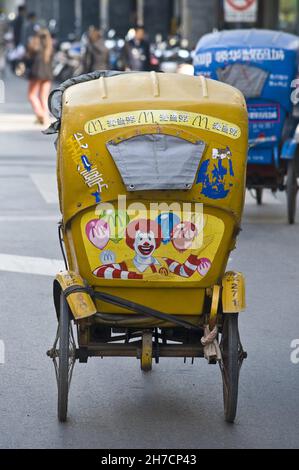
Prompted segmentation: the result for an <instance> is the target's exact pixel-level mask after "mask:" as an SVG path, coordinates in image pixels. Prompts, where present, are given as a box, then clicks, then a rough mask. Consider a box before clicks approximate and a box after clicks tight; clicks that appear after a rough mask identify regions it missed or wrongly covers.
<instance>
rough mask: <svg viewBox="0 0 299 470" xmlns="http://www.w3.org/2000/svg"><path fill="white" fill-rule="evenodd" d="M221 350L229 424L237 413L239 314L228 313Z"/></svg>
mask: <svg viewBox="0 0 299 470" xmlns="http://www.w3.org/2000/svg"><path fill="white" fill-rule="evenodd" d="M220 349H221V354H222V360H221V362H220V368H221V373H222V381H223V401H224V416H225V420H226V421H227V422H228V423H233V422H234V420H235V417H236V412H237V403H238V387H239V371H240V367H241V364H240V353H241V351H242V346H241V343H240V337H239V329H238V314H236V313H234V314H231V313H226V314H224V318H223V327H222V334H221V342H220Z"/></svg>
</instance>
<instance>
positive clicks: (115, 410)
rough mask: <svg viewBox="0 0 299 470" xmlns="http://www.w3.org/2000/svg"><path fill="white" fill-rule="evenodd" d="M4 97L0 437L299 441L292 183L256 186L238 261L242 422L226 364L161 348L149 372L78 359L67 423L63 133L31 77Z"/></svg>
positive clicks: (189, 443) (131, 442) (136, 443)
mask: <svg viewBox="0 0 299 470" xmlns="http://www.w3.org/2000/svg"><path fill="white" fill-rule="evenodd" d="M7 100H8V102H7V104H6V105H1V106H0V108H1V109H0V111H2V114H1V115H0V291H1V314H0V315H1V323H0V339H2V340H3V341H4V342H5V348H6V351H5V352H6V357H5V359H6V361H5V364H3V365H0V420H1V433H0V447H1V448H7V447H8V448H16V447H17V448H32V447H38V448H45V447H50V448H61V447H64V448H91V447H96V448H111V449H112V448H135V447H137V448H142V447H145V448H152V447H154V448H206V447H208V448H218V447H219V448H247V447H250V448H260V447H267V448H278V447H292V448H295V447H299V430H298V429H299V428H298V422H299V364H298V365H293V364H292V363H291V361H290V354H291V348H290V344H291V341H292V340H293V339H295V338H299V289H298V279H299V268H298V265H299V227H298V224H297V225H296V226H294V227H289V226H287V224H286V208H285V201H284V195H283V194H282V195H279V197H278V199H275V198H274V197H273V196H272V195H271V194H267V197H266V204H265V205H264V206H263V207H261V208H257V207H256V205H255V203H254V201H253V200H252V199H251V198H250V196H249V197H248V201H247V204H246V211H245V217H244V224H243V232H242V234H241V236H240V239H239V243H238V249H237V250H236V251H235V252H234V253H233V255H232V260H231V262H230V267H231V268H234V269H240V270H242V271H244V273H246V278H247V297H248V309H247V312H246V313H244V314H243V315H242V316H241V319H240V327H241V335H242V340H243V343H244V345H245V347H246V349H247V350H248V353H249V358H248V360H247V361H246V363H245V365H244V368H243V370H242V374H241V382H240V399H239V412H238V418H237V421H236V424H235V425H234V426H229V425H226V424H225V423H224V421H223V418H222V392H221V379H220V373H219V370H218V368H217V367H214V366H208V365H207V364H206V363H205V361H203V360H198V361H195V364H194V365H193V366H192V365H191V364H190V363H188V364H186V365H184V363H183V360H180V359H164V360H163V359H162V360H161V363H160V364H159V365H158V366H154V369H153V371H152V373H150V374H149V375H143V374H142V373H141V372H140V369H139V363H138V362H137V360H136V359H124V358H123V359H104V360H99V359H92V360H90V361H89V363H88V364H87V365H85V364H78V365H77V366H76V368H75V371H74V377H73V383H72V387H71V394H70V404H69V405H70V406H69V410H70V418H69V421H68V423H67V424H64V425H62V424H59V423H58V422H57V419H56V383H55V378H54V371H53V369H52V364H51V362H50V361H49V359H48V358H47V357H46V355H45V351H46V349H47V348H49V347H50V346H51V343H52V341H53V337H54V335H55V329H56V321H55V315H54V310H53V305H52V273H54V272H56V271H57V270H58V269H59V267H60V266H61V256H60V253H59V248H58V242H57V237H56V232H57V225H56V221H57V220H58V217H59V213H58V206H57V202H56V201H57V199H56V188H55V154H54V147H53V138H50V137H45V136H43V135H42V134H41V133H40V129H37V128H36V126H35V125H33V124H32V122H33V116H32V115H31V114H30V108H29V106H28V105H26V104H25V84H24V83H23V82H16V80H14V79H12V80H10V81H9V84H8V85H7ZM298 220H299V219H298Z"/></svg>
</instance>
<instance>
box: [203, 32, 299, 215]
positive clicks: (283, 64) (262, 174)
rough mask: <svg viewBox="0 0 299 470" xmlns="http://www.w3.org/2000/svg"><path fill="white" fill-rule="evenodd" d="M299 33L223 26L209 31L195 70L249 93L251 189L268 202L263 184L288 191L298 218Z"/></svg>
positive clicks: (291, 208)
mask: <svg viewBox="0 0 299 470" xmlns="http://www.w3.org/2000/svg"><path fill="white" fill-rule="evenodd" d="M298 52H299V38H298V37H297V36H294V35H292V34H287V33H283V32H279V31H268V30H256V29H250V30H244V29H243V30H232V31H220V32H217V33H212V34H207V35H205V36H203V37H202V38H201V39H200V41H199V43H198V45H197V47H196V52H195V57H194V68H195V75H204V76H205V77H208V78H212V79H215V80H220V81H221V82H224V83H227V84H230V85H233V86H235V87H237V88H238V89H239V90H241V91H242V93H243V94H244V96H245V98H246V101H247V107H248V117H249V153H248V167H247V188H248V189H250V190H254V191H255V195H256V200H257V203H258V204H259V205H260V204H262V193H263V189H266V188H267V189H271V190H272V191H273V192H277V191H286V194H287V203H288V220H289V223H290V224H294V223H295V215H296V198H297V193H298V183H297V177H298V176H299V151H298V142H299V139H298V137H299V136H298V131H297V132H296V129H297V126H298V122H299V114H298V107H297V106H294V105H295V104H298V102H299V99H298V93H297V91H296V87H297V88H298V86H299V81H298V82H297V81H296V79H297V77H298V64H299V61H298Z"/></svg>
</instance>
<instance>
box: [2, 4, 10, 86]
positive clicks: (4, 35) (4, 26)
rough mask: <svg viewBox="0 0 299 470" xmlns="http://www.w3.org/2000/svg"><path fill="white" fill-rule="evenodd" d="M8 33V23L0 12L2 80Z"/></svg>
mask: <svg viewBox="0 0 299 470" xmlns="http://www.w3.org/2000/svg"><path fill="white" fill-rule="evenodd" d="M7 32H8V22H7V19H6V17H5V15H4V14H3V12H2V11H0V78H2V76H3V73H4V69H5V50H6V40H5V37H6V34H7Z"/></svg>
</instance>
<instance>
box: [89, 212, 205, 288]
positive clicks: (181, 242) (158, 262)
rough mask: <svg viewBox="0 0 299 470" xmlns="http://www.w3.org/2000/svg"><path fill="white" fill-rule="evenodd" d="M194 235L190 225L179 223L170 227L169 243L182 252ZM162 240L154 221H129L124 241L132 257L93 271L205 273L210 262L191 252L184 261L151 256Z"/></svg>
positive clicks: (109, 274)
mask: <svg viewBox="0 0 299 470" xmlns="http://www.w3.org/2000/svg"><path fill="white" fill-rule="evenodd" d="M196 235H197V230H196V228H195V226H194V224H191V223H189V222H186V223H184V222H181V223H180V224H179V226H176V227H174V229H173V232H172V243H173V246H174V247H175V248H176V249H177V251H180V252H182V251H184V246H186V247H189V246H190V244H191V242H192V240H193V239H194V238H195V236H196ZM188 237H189V238H188ZM162 239H163V237H162V231H161V226H160V225H159V224H158V223H157V222H155V221H153V220H149V219H147V220H146V219H139V220H134V221H132V222H130V223H129V225H128V226H127V229H126V244H127V246H128V247H129V248H130V249H131V250H133V251H134V253H135V256H134V257H133V258H132V259H130V260H126V261H123V262H121V263H111V264H103V265H101V266H99V267H98V268H96V269H95V270H94V272H93V274H94V275H95V276H97V277H101V278H104V279H144V277H145V276H146V275H147V274H149V273H150V274H159V275H160V276H168V275H169V273H172V274H175V275H177V276H180V277H184V278H190V277H191V276H193V274H194V273H195V272H196V271H197V272H198V273H199V274H200V275H201V276H205V275H206V274H207V273H208V271H209V269H210V267H211V261H210V260H209V259H207V258H198V257H197V256H196V255H194V254H190V255H189V256H188V258H187V260H186V261H185V262H184V263H179V262H177V261H176V260H174V259H170V258H165V257H163V258H160V257H159V258H158V257H155V251H156V250H157V249H158V248H159V247H160V245H161V243H162Z"/></svg>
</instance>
